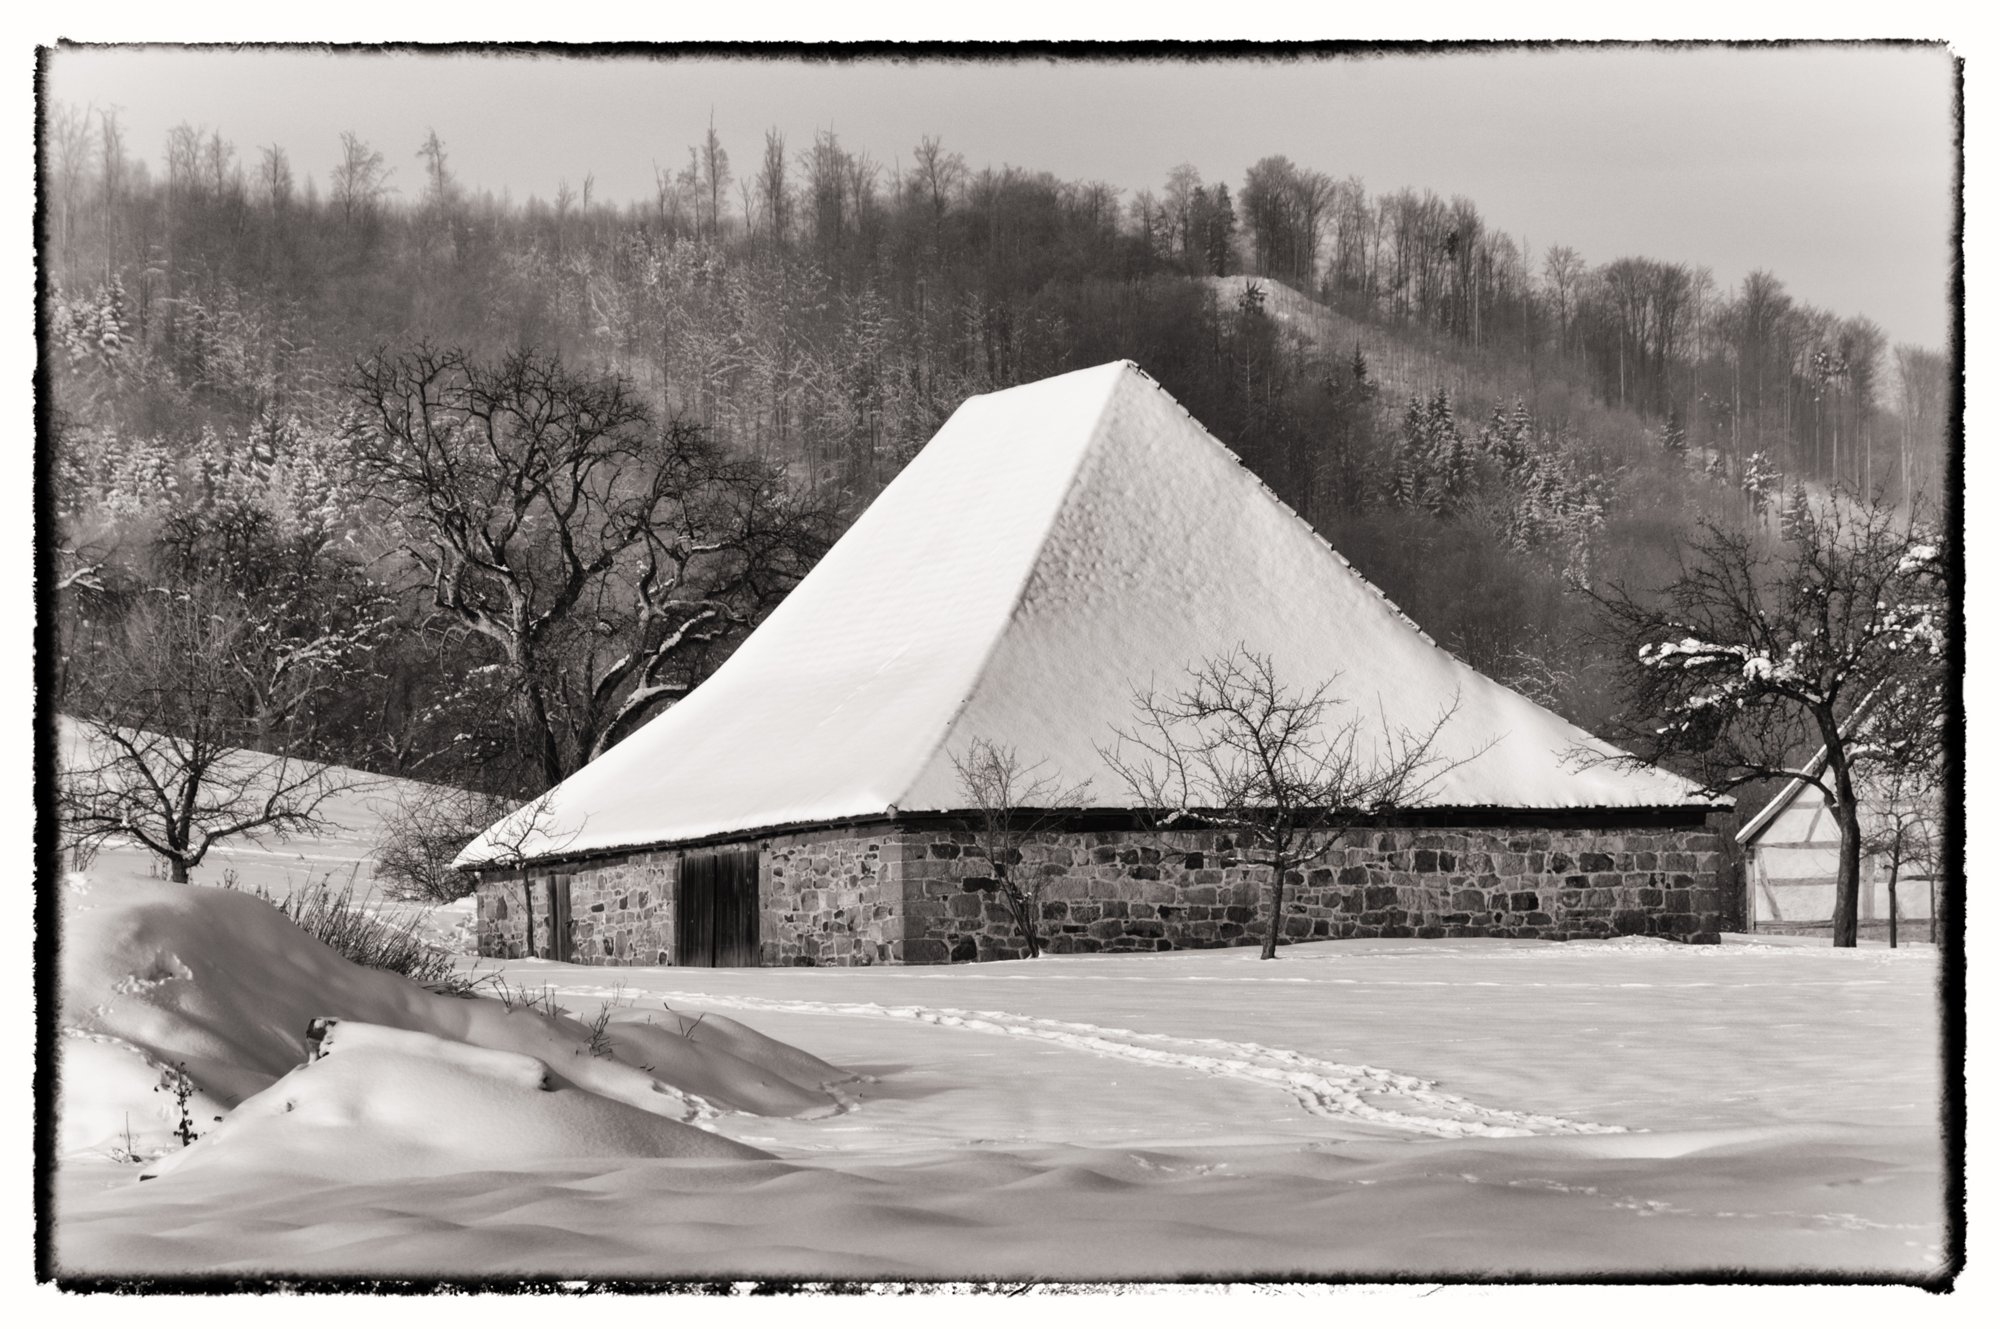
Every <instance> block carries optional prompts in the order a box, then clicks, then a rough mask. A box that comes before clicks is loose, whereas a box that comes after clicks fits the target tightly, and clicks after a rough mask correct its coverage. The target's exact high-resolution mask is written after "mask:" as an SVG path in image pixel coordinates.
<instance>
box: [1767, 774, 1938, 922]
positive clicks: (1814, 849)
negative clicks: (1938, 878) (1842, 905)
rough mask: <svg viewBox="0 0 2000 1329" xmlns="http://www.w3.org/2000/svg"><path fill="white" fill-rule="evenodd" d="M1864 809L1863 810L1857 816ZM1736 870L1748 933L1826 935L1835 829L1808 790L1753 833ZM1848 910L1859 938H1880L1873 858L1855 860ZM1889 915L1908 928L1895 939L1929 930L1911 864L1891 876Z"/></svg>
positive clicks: (1880, 891)
mask: <svg viewBox="0 0 2000 1329" xmlns="http://www.w3.org/2000/svg"><path fill="white" fill-rule="evenodd" d="M1868 810H1869V809H1868V805H1866V804H1864V805H1863V812H1864V815H1866V814H1867V812H1868ZM1864 824H1865V823H1864ZM1744 870H1745V874H1746V876H1747V879H1748V883H1749V910H1748V912H1749V926H1750V929H1751V931H1753V932H1772V933H1778V934H1780V935H1805V936H1816V935H1819V934H1822V933H1830V932H1831V931H1832V929H1833V904H1834V892H1835V888H1836V886H1837V884H1838V874H1839V871H1840V826H1839V823H1837V822H1836V821H1835V820H1834V818H1833V814H1832V813H1831V812H1830V811H1829V810H1828V809H1827V806H1826V796H1825V795H1824V794H1822V793H1820V792H1819V790H1817V789H1813V788H1811V787H1808V788H1806V789H1804V790H1802V791H1800V793H1799V795H1798V797H1797V798H1795V799H1793V800H1792V803H1791V805H1790V806H1789V807H1787V808H1785V810H1784V811H1782V812H1780V813H1779V814H1778V815H1777V816H1775V817H1773V818H1772V819H1771V820H1770V822H1768V823H1767V824H1766V825H1765V826H1764V828H1763V830H1762V831H1760V832H1759V833H1758V835H1757V838H1756V840H1755V841H1754V842H1752V843H1751V845H1750V846H1749V850H1748V852H1747V853H1746V855H1745V861H1744ZM1856 903H1857V910H1856V913H1857V914H1858V923H1859V931H1860V934H1861V935H1862V936H1864V937H1870V938H1882V937H1886V936H1888V934H1889V866H1888V863H1887V862H1886V861H1884V860H1883V859H1881V858H1880V856H1877V855H1863V857H1862V860H1861V888H1860V895H1859V899H1858V900H1857V902H1856ZM1896 915H1897V918H1898V919H1899V920H1900V921H1901V922H1902V923H1905V924H1908V925H1910V928H1911V930H1910V931H1907V932H1901V935H1903V936H1914V935H1919V934H1921V933H1922V932H1923V930H1924V929H1927V928H1928V926H1929V924H1930V918H1931V880H1930V878H1929V876H1928V875H1926V874H1925V873H1924V872H1923V871H1922V869H1920V868H1918V867H1916V866H1915V865H1914V864H1910V863H1905V864H1904V865H1903V867H1902V869H1901V870H1900V871H1899V872H1898V873H1897V880H1896ZM1899 931H1900V930H1899Z"/></svg>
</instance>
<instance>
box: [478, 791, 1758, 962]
mask: <svg viewBox="0 0 2000 1329" xmlns="http://www.w3.org/2000/svg"><path fill="white" fill-rule="evenodd" d="M749 843H754V844H755V846H756V847H757V848H758V849H759V850H760V851H761V852H762V859H761V865H760V868H759V882H758V895H759V914H758V942H759V950H760V952H761V956H762V961H763V963H764V964H766V965H786V966H789V965H864V964H895V963H907V964H939V963H946V962H950V961H963V960H994V959H1010V958H1015V957H1018V956H1021V955H1024V954H1025V953H1026V947H1025V944H1024V943H1023V942H1022V940H1021V938H1020V935H1019V930H1018V928H1017V927H1016V926H1015V923H1014V919H1013V915H1012V914H1011V913H1010V912H1009V911H1008V909H1007V907H1006V904H1005V903H1004V901H1003V900H1002V898H1001V896H1000V894H999V893H998V889H997V888H998V884H999V883H998V882H997V881H996V880H995V879H994V876H993V866H992V864H991V863H989V862H988V861H987V860H986V859H985V858H983V857H981V856H980V851H979V849H978V847H977V838H976V837H975V836H974V835H972V834H971V833H970V832H968V831H962V830H954V829H951V828H950V827H948V826H943V825H933V826H926V825H920V824H904V825H894V824H886V823H878V824H876V825H873V826H865V825H864V826H857V827H843V828H829V829H826V830H820V831H815V832H812V833H809V834H803V835H789V836H773V837H768V838H765V839H761V840H757V841H754V842H749ZM695 852H698V851H695ZM1019 854H1020V860H1021V861H1020V862H1019V863H1018V864H1015V865H1013V866H1012V868H1011V871H1012V872H1013V873H1014V874H1015V876H1016V877H1017V878H1025V877H1027V876H1030V875H1031V876H1032V877H1033V879H1035V880H1037V881H1039V882H1040V883H1041V885H1042V901H1043V903H1042V914H1043V928H1042V931H1043V936H1044V939H1045V943H1046V949H1048V950H1049V951H1051V952H1054V953H1057V954H1066V953H1076V952H1091V951H1141V950H1174V949H1181V948H1195V947H1211V946H1242V945H1251V944H1255V943H1257V942H1259V941H1261V940H1262V938H1263V935H1264V911H1265V900H1264V888H1265V882H1266V880H1267V879H1268V876H1269V870H1268V869H1266V868H1263V867H1257V866H1252V865H1249V864H1246V863H1244V862H1242V861H1241V860H1240V859H1239V857H1238V856H1237V854H1236V852H1235V850H1234V847H1233V844H1232V841H1231V839H1230V837H1229V836H1228V835H1226V834H1224V833H1221V832H1214V831H1199V832H1183V833H1177V834H1173V835H1167V836H1148V835H1144V834H1141V833H1138V832H1133V831H1121V830H1112V831H1061V832H1048V833H1043V834H1040V835H1037V836H1034V837H1032V838H1031V839H1030V840H1029V842H1027V843H1026V844H1024V845H1023V846H1022V847H1021V849H1020V851H1019ZM678 861H679V854H678V851H672V850H668V851H659V852H655V853H647V854H633V855H627V856H623V857H619V858H611V859H593V860H586V861H583V862H579V863H576V864H573V865H571V868H570V898H571V911H572V945H573V953H572V958H573V960H574V961H575V962H576V963H580V964H669V963H671V962H672V958H673V935H672V934H673V903H674V901H673V891H674V882H675V871H676V866H675V865H676V864H677V863H678ZM1722 865H1723V858H1722V844H1721V837H1720V835H1719V833H1718V832H1716V831H1713V830H1710V829H1708V828H1706V827H1703V826H1678V827H1661V828H1648V829H1634V828H1626V829H1603V828H1591V827H1552V828H1543V827H1532V828H1530V827H1521V828H1509V827H1497V828H1496V827H1475V826H1467V827H1406V828H1400V829H1388V830H1367V831H1360V832H1355V833H1353V834H1351V835H1350V837H1349V842H1348V843H1346V844H1343V845H1342V846H1340V847H1338V848H1336V849H1334V850H1333V851H1332V852H1331V853H1329V854H1327V855H1325V856H1324V857H1322V858H1321V859H1319V860H1318V861H1317V862H1315V863H1314V864H1312V865H1311V866H1309V867H1307V868H1306V869H1304V870H1302V871H1297V872H1293V873H1292V874H1290V875H1289V877H1288V884H1287V887H1286V900H1285V908H1284V913H1283V919H1282V927H1281V935H1282V936H1283V937H1284V938H1285V939H1286V940H1291V941H1304V940H1318V939H1326V938H1342V937H1540V938H1545V939H1548V940H1558V941H1559V940H1566V939H1572V938H1585V937H1613V936H1626V935H1643V936H1657V937H1671V938H1675V939H1678V940H1682V941H1690V942H1715V941H1717V940H1719V933H1720V931H1721V910H1722V900H1721V894H1720V891H1719V889H1718V880H1717V877H1718V872H1719V871H1720V869H1721V868H1722ZM545 881H546V874H544V876H542V877H539V878H537V890H536V905H537V909H536V915H537V916H536V920H535V928H536V942H537V945H536V952H537V953H538V954H544V955H545V954H547V953H548V951H547V945H548V912H547V890H546V886H545V885H544V884H543V883H544V882H545ZM503 897H504V904H503V903H502V900H503ZM519 916H520V885H519V878H518V876H515V877H513V878H511V879H504V880H503V879H496V880H494V881H492V882H490V883H485V884H482V886H481V888H480V893H479V949H480V954H482V955H496V956H498V955H506V956H519V955H521V954H523V953H524V951H523V935H522V933H523V929H522V926H521V921H520V917H519Z"/></svg>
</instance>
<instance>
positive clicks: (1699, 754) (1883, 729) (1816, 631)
mask: <svg viewBox="0 0 2000 1329" xmlns="http://www.w3.org/2000/svg"><path fill="white" fill-rule="evenodd" d="M1784 528H1785V529H1784V531H1783V533H1782V535H1781V537H1780V539H1779V540H1778V542H1777V547H1776V550H1775V552H1772V551H1771V550H1770V549H1769V548H1768V547H1767V544H1766V542H1765V541H1764V540H1762V539H1760V538H1759V537H1757V536H1755V535H1746V534H1744V533H1742V532H1739V531H1732V530H1726V529H1723V528H1721V527H1718V526H1715V525H1713V524H1705V525H1704V526H1702V528H1701V529H1700V531H1699V532H1698V533H1697V534H1696V535H1695V536H1694V538H1692V539H1691V540H1689V541H1688V543H1687V545H1686V549H1685V552H1684V553H1683V555H1682V558H1681V565H1680V568H1679V571H1678V574H1677V575H1676V576H1675V577H1674V579H1673V580H1672V581H1671V582H1669V583H1668V584H1667V585H1666V586H1664V587H1662V588H1661V589H1659V590H1658V591H1657V592H1655V593H1653V594H1650V595H1640V594H1635V593H1633V592H1631V591H1628V590H1627V589H1626V588H1625V587H1623V586H1620V585H1613V586H1611V587H1609V588H1607V589H1606V590H1605V591H1603V592H1601V593H1597V594H1595V595H1594V597H1593V598H1594V599H1595V600H1596V601H1597V605H1598V608H1599V611H1600V612H1601V614H1602V616H1603V619H1604V622H1605V624H1606V626H1607V630H1608V633H1609V635H1610V637H1611V638H1612V640H1613V642H1614V644H1615V647H1616V651H1615V658H1617V659H1619V660H1620V661H1621V662H1622V670H1623V676H1622V679H1621V682H1622V684H1623V689H1624V692H1625V698H1626V711H1625V713H1624V715H1623V716H1622V717H1621V718H1620V723H1621V727H1622V731H1623V732H1622V733H1621V734H1620V735H1619V737H1620V738H1621V739H1623V740H1624V741H1625V742H1626V743H1627V744H1628V745H1629V746H1630V747H1631V748H1632V755H1630V756H1626V757H1620V758H1610V759H1606V760H1615V761H1621V762H1646V763H1658V762H1675V763H1677V764H1679V765H1681V766H1683V767H1684V768H1685V769H1687V770H1688V771H1689V773H1690V774H1691V775H1692V777H1693V778H1694V779H1696V780H1697V781H1699V782H1700V783H1701V784H1702V785H1703V787H1704V788H1705V789H1707V790H1708V791H1709V792H1711V793H1725V792H1727V791H1729V790H1731V789H1735V788H1737V787H1739V786H1741V785H1745V784H1748V783H1750V782H1751V781H1753V780H1763V779H1781V780H1802V781H1804V782H1805V783H1807V784H1809V785H1811V786H1813V787H1814V788H1815V789H1817V790H1819V791H1820V793H1821V794H1822V795H1824V796H1825V798H1826V802H1827V807H1828V808H1829V809H1830V810H1831V812H1832V814H1833V817H1834V820H1835V822H1836V823H1837V824H1838V825H1839V827H1840V857H1839V870H1838V874H1837V876H1836V883H1837V884H1836V886H1835V893H1834V919H1833V944H1834V945H1836V946H1852V945H1854V944H1855V940H1856V930H1857V920H1858V917H1859V899H1860V878H1861V853H1862V818H1861V804H1862V796H1863V791H1864V784H1863V780H1864V777H1865V776H1866V774H1867V772H1868V769H1869V767H1870V765H1871V764H1872V765H1875V766H1876V768H1877V769H1882V770H1889V769H1903V770H1909V769H1915V768H1917V767H1919V766H1922V765H1925V764H1927V763H1930V762H1932V761H1934V760H1935V754H1936V752H1937V750H1938V745H1939V744H1940V743H1941V742H1942V735H1943V730H1944V726H1945V710H1946V698H1947V692H1946V678H1945V672H1944V660H1945V641H1946V636H1947V629H1948V624H1949V622H1950V618H1951V615H1952V613H1953V612H1955V610H1954V607H1953V605H1952V602H1951V598H1950V595H1949V593H1948V587H1947V585H1946V580H1945V578H1946V563H1945V559H1944V553H1943V546H1942V543H1941V541H1940V539H1939V537H1938V536H1936V535H1935V534H1933V533H1931V532H1930V531H1929V530H1928V529H1927V527H1926V525H1925V523H1924V522H1923V521H1922V520H1920V519H1919V518H1916V517H1912V516H1908V515H1900V514H1898V513H1897V512H1896V510H1894V509H1893V508H1891V507H1889V506H1888V505H1887V504H1885V503H1882V502H1879V501H1870V502H1861V501H1857V500H1855V499H1854V498H1853V497H1851V496H1849V495H1846V494H1841V493H1836V494H1835V495H1834V496H1833V497H1831V498H1829V499H1826V500H1823V501H1821V502H1819V503H1816V504H1814V503H1808V504H1805V505H1802V506H1801V508H1800V509H1799V510H1798V511H1796V512H1792V513H1789V514H1788V520H1787V521H1786V522H1785V523H1784ZM1871 698H1873V699H1875V700H1874V701H1872V702H1871ZM1892 702H1893V704H1891V703H1892ZM1870 705H1883V706H1884V707H1885V710H1886V716H1894V717H1899V719H1898V720H1892V719H1889V718H1886V716H1885V717H1884V718H1879V719H1878V720H1877V721H1876V722H1874V723H1872V724H1871V725H1869V726H1868V727H1867V729H1866V730H1865V731H1863V730H1862V729H1861V728H1860V727H1858V726H1857V721H1858V720H1859V719H1860V718H1862V716H1863V715H1864V713H1865V708H1867V707H1868V706H1870ZM1815 749H1818V751H1819V754H1820V755H1819V756H1818V757H1817V758H1814V757H1813V753H1814V750H1815Z"/></svg>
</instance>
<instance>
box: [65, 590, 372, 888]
mask: <svg viewBox="0 0 2000 1329" xmlns="http://www.w3.org/2000/svg"><path fill="white" fill-rule="evenodd" d="M268 628H269V624H268V623H264V622H262V621H260V620H259V619H257V618H256V617H254V616H253V615H252V614H250V613H248V612H246V611H245V609H244V606H243V601H242V598H241V597H240V596H238V595H236V594H235V593H233V592H230V591H226V590H219V589H218V588H216V587H214V586H212V585H209V584H205V583H196V584H194V585H188V586H180V587H174V588H168V589H161V590H154V591H150V592H147V593H146V594H145V596H144V597H143V598H142V600H141V602H140V603H139V604H138V605H136V606H135V607H134V608H133V609H132V610H131V611H130V612H129V613H127V614H126V616H125V617H124V619H123V621H122V622H121V623H120V624H119V625H118V629H117V630H116V631H115V632H113V633H110V634H108V635H107V637H106V638H105V639H103V640H102V641H100V642H99V643H98V644H97V647H96V650H95V652H94V655H93V659H92V662H91V669H90V671H89V673H88V674H87V675H85V674H82V673H80V672H79V673H78V674H77V675H76V676H75V678H74V679H73V681H72V684H71V687H70V691H69V694H68V696H67V698H66V702H67V704H69V705H71V706H72V707H74V708H75V709H76V711H77V712H78V717H79V718H78V719H77V721H76V728H75V729H74V730H71V731H69V732H67V733H66V734H65V735H64V739H63V750H62V753H61V756H60V758H59V769H58V774H57V781H56V815H57V819H58V821H59V823H60V825H61V835H62V843H63V845H64V847H65V848H66V849H71V850H77V851H81V852H84V853H89V852H92V851H93V850H94V849H95V848H96V846H98V845H99V844H101V843H103V842H104V841H106V840H114V839H121V838H122V839H127V840H131V841H133V842H135V843H137V844H139V845H141V846H143V847H145V848H146V849H149V850H151V851H152V852H153V853H154V854H156V855H158V856H159V858H160V859H161V860H162V861H163V862H165V864H166V865H167V872H168V875H169V876H170V877H171V878H172V879H173V880H174V881H177V882H185V881H186V880H187V879H188V873H189V872H190V871H192V870H193V869H194V868H196V867H198V866H200V864H201V862H202V860H203V859H204V858H206V857H207V856H208V851H209V850H210V849H212V848H213V847H214V846H216V845H217V844H220V843H222V842H223V841H225V840H231V839H237V838H243V839H250V840H257V839H261V838H263V837H264V836H267V835H272V836H279V837H282V836H285V835H291V834H310V833H312V832H314V831H317V830H320V829H323V828H324V827H325V826H326V825H327V822H326V819H325V815H324V810H325V808H326V804H327V802H328V800H329V799H331V798H333V797H334V796H335V795H337V794H339V793H342V792H343V791H345V790H348V789H353V788H357V787H359V784H360V783H361V782H359V781H357V780H356V779H355V778H354V777H353V776H352V774H351V773H349V772H344V771H341V770H338V769H336V768H331V767H326V766H321V765H319V764H317V763H314V762H310V761H304V760H301V759H299V758H298V757H296V756H294V755H292V754H291V753H290V752H288V751H285V750H283V749H282V748H280V749H279V750H276V751H259V750H256V749H254V748H250V747H247V746H245V745H246V744H248V743H252V742H255V741H257V739H258V736H259V732H260V725H259V716H258V715H257V714H256V706H257V703H258V695H257V694H256V693H255V691H254V690H253V689H251V688H249V687H248V686H247V685H246V682H245V679H246V668H247V667H248V666H251V665H255V664H257V663H259V662H261V661H262V660H264V659H265V658H266V652H267V649H268V646H269V638H270V637H271V636H272V634H271V633H270V632H269V631H268ZM318 667H319V666H318V665H315V664H312V663H302V664H300V665H299V667H298V670H297V672H299V673H305V672H308V671H311V670H314V669H316V668H318Z"/></svg>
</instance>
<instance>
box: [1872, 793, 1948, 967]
mask: <svg viewBox="0 0 2000 1329" xmlns="http://www.w3.org/2000/svg"><path fill="white" fill-rule="evenodd" d="M1941 777H1942V772H1941V771H1940V770H1939V769H1938V768H1937V767H1936V766H1935V765H1933V764H1930V763H1922V764H1918V765H1914V766H1904V765H1900V764H1891V765H1890V767H1889V768H1888V769H1887V770H1886V771H1884V772H1883V773H1881V774H1880V775H1878V776H1877V777H1876V778H1875V779H1873V780H1871V781H1868V782H1867V793H1868V800H1869V806H1868V814H1869V815H1868V816H1867V817H1866V818H1865V819H1864V822H1863V825H1862V828H1861V850H1862V852H1863V853H1865V854H1873V855H1875V856H1876V858H1877V860H1878V861H1879V862H1881V863H1882V864H1884V865H1885V866H1886V867H1887V869H1888V874H1889V879H1888V882H1887V883H1886V884H1887V886H1888V895H1889V945H1890V946H1891V947H1893V946H1895V945H1896V941H1897V931H1898V925H1899V924H1900V922H1901V917H1900V915H1901V901H1900V900H1899V899H1898V897H1897V894H1896V887H1897V883H1898V882H1899V881H1900V880H1901V879H1902V877H1903V875H1904V869H1906V868H1914V869H1916V871H1917V872H1918V873H1920V874H1921V875H1922V876H1923V877H1924V878H1925V880H1926V881H1928V882H1929V883H1930V890H1931V898H1930V902H1929V905H1930V908H1929V919H1930V939H1931V941H1932V942H1933V943H1935V942H1936V941H1937V878H1938V869H1939V866H1940V864H1939V854H1940V850H1941V848H1942V842H1943V835H1942V833H1941V832H1942V827H1941V826H1940V822H1941V820H1942V816H1941V814H1942V813H1943V806H1942V795H1943V788H1942V786H1943V780H1942V778H1941Z"/></svg>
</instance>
